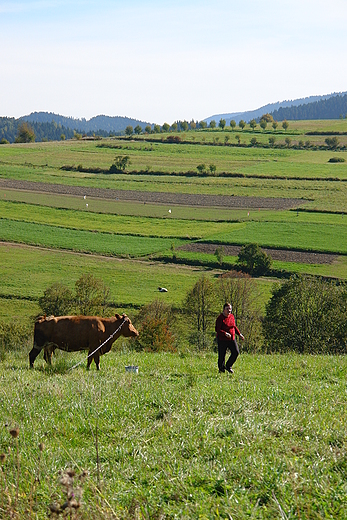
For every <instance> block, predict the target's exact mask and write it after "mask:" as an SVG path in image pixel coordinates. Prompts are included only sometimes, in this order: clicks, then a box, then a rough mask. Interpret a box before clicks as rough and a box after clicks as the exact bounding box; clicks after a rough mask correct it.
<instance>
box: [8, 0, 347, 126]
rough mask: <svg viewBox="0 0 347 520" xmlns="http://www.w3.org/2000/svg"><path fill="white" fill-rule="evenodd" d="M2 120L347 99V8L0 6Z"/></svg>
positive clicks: (233, 3)
mask: <svg viewBox="0 0 347 520" xmlns="http://www.w3.org/2000/svg"><path fill="white" fill-rule="evenodd" d="M0 44H1V49H2V52H1V62H0V85H1V87H0V92H1V96H0V106H1V108H0V116H1V115H6V116H14V117H19V116H21V115H24V114H29V113H30V112H33V111H40V110H44V111H49V112H56V113H60V114H62V115H66V116H73V117H85V118H87V119H89V118H90V117H92V116H94V115H97V114H107V115H111V116H115V115H122V116H129V117H134V118H138V119H142V120H144V121H149V122H156V123H160V124H162V123H164V122H165V121H167V122H168V123H172V122H173V121H175V120H177V119H187V120H190V119H195V120H200V119H203V118H205V117H208V116H210V115H213V114H220V113H227V112H236V111H243V110H251V109H254V108H258V107H260V106H262V105H265V104H267V103H271V102H275V101H281V100H284V99H295V98H298V97H305V96H310V95H316V94H328V93H331V92H340V91H346V90H347V67H346V65H345V63H346V57H345V53H346V49H347V45H346V44H347V1H346V0H330V1H329V2H327V1H326V0H325V1H321V0H290V1H289V0H288V1H287V0H208V1H207V0H199V1H198V0H185V1H181V0H167V1H166V0H162V1H158V0H152V1H149V0H142V1H139V0H126V1H123V0H113V1H111V0H97V1H96V0H69V1H67V0H46V1H44V0H27V1H25V0H11V1H9V0H8V1H3V0H0Z"/></svg>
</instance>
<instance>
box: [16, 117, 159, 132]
mask: <svg viewBox="0 0 347 520" xmlns="http://www.w3.org/2000/svg"><path fill="white" fill-rule="evenodd" d="M21 119H23V120H24V121H28V122H29V123H30V124H31V123H51V122H52V121H54V122H55V123H57V124H59V125H62V126H65V127H66V128H71V129H72V130H76V131H77V132H82V133H86V134H87V133H88V132H99V130H103V131H104V132H114V133H120V132H124V130H125V128H126V127H127V126H128V125H130V126H132V127H135V126H137V125H139V126H141V128H142V129H144V128H145V127H146V126H147V125H148V124H150V123H147V122H144V121H139V120H137V119H132V118H130V117H121V116H114V117H111V116H104V115H99V116H95V117H92V118H91V119H88V120H87V119H84V118H83V119H75V118H73V117H65V116H60V115H59V114H54V113H52V112H32V113H31V114H29V115H28V116H23V117H22V118H21Z"/></svg>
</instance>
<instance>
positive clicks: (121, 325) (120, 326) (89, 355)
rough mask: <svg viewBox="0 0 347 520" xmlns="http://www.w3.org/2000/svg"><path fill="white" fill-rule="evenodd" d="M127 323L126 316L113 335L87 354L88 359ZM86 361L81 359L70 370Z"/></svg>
mask: <svg viewBox="0 0 347 520" xmlns="http://www.w3.org/2000/svg"><path fill="white" fill-rule="evenodd" d="M124 323H125V318H123V321H122V323H121V324H120V325H119V327H118V329H117V330H115V331H114V332H112V334H111V336H109V337H108V338H107V339H105V341H104V342H103V343H101V345H99V346H98V348H96V349H95V350H94V351H93V352H91V353H90V354H88V356H87V361H88V359H89V358H90V357H91V356H93V355H94V354H95V352H97V351H98V350H99V349H101V347H103V346H104V345H105V343H107V342H108V341H109V340H110V339H112V338H113V337H114V336H115V335H116V334H117V332H118V331H119V330H120V329H121V328H122V327H123V325H124ZM84 362H85V361H84V360H82V361H80V362H79V363H76V365H74V366H73V367H71V368H69V371H70V370H74V369H75V368H77V367H78V366H79V365H82V363H84Z"/></svg>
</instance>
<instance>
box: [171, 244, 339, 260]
mask: <svg viewBox="0 0 347 520" xmlns="http://www.w3.org/2000/svg"><path fill="white" fill-rule="evenodd" d="M216 247H217V246H216V245H215V244H201V243H199V244H187V245H185V246H182V247H180V248H179V249H181V250H182V251H192V252H194V253H207V254H211V255H213V254H214V253H215V251H216ZM223 248H224V254H225V255H227V256H237V255H238V254H239V251H240V249H241V247H240V246H229V245H225V246H223ZM262 250H263V251H265V253H267V254H269V255H271V258H272V259H273V260H280V261H282V262H297V263H300V264H332V263H333V262H334V261H335V260H337V258H338V256H337V255H330V254H326V253H306V252H304V251H288V250H284V249H266V248H262Z"/></svg>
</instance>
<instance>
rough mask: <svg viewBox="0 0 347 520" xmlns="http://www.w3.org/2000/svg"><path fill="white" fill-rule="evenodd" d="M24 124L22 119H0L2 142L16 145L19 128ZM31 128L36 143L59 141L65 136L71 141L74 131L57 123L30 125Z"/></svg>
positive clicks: (0, 137)
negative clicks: (3, 140)
mask: <svg viewBox="0 0 347 520" xmlns="http://www.w3.org/2000/svg"><path fill="white" fill-rule="evenodd" d="M21 123H23V121H22V120H21V119H15V118H14V117H0V141H1V140H2V139H5V140H6V141H8V142H9V143H14V141H15V139H16V136H17V134H18V127H19V125H20V124H21ZM30 127H31V128H32V129H33V131H34V133H35V140H36V141H44V140H47V141H59V140H60V139H61V138H62V135H64V137H65V139H71V138H72V137H73V136H74V131H73V130H71V129H70V128H66V127H65V126H62V125H59V124H57V123H54V122H53V123H52V122H51V123H30Z"/></svg>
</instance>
